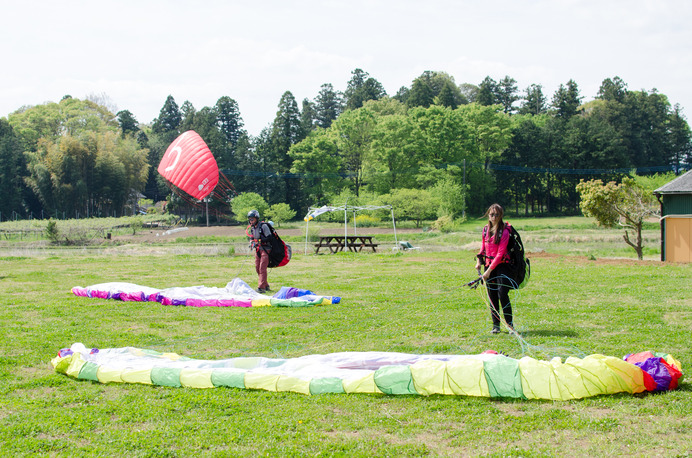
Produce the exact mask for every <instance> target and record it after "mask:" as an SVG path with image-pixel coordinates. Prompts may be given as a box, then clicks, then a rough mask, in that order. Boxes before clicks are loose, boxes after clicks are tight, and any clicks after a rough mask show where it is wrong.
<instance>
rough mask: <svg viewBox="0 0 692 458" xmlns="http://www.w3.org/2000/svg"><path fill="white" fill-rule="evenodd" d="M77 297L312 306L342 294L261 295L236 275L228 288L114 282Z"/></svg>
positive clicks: (290, 291)
mask: <svg viewBox="0 0 692 458" xmlns="http://www.w3.org/2000/svg"><path fill="white" fill-rule="evenodd" d="M72 293H74V294H75V295H76V296H83V297H91V298H99V299H117V300H121V301H142V302H147V301H148V302H160V303H162V304H163V305H186V306H189V307H206V306H211V307H262V306H275V307H311V306H315V305H329V304H338V303H339V302H340V301H341V298H340V297H338V296H321V295H317V294H315V293H313V292H312V291H309V290H306V289H300V288H294V287H287V286H284V287H282V288H281V289H280V290H279V291H278V292H277V293H276V294H274V295H273V296H268V295H265V294H260V293H258V292H257V291H255V290H254V289H252V288H251V287H250V286H249V285H248V284H247V283H245V282H244V281H243V280H241V279H240V278H234V279H233V280H231V281H230V282H228V283H227V284H226V286H225V287H224V288H215V287H207V286H187V287H174V288H166V289H158V288H150V287H148V286H142V285H137V284H134V283H124V282H110V283H100V284H97V285H92V286H87V287H81V286H75V287H74V288H72Z"/></svg>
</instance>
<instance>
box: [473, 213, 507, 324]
mask: <svg viewBox="0 0 692 458" xmlns="http://www.w3.org/2000/svg"><path fill="white" fill-rule="evenodd" d="M503 215H504V210H503V209H502V207H501V206H500V205H499V204H492V205H491V206H490V208H488V210H487V211H486V212H485V216H487V217H488V224H487V225H486V226H485V227H484V228H483V236H482V244H481V251H480V252H479V253H478V255H477V256H476V259H477V260H476V270H477V271H478V272H479V273H480V270H481V265H483V266H484V267H485V272H484V273H483V280H485V282H486V285H487V286H488V299H490V303H491V305H492V309H491V311H490V316H491V317H492V320H493V329H492V331H491V332H492V333H493V334H498V333H499V332H500V306H502V315H503V316H504V319H505V322H506V324H507V325H508V326H509V331H510V332H514V324H513V319H512V304H511V303H510V301H509V290H510V289H512V280H511V272H510V269H509V255H508V254H507V243H508V242H509V229H508V228H507V225H506V224H505V223H504V221H503V220H502V216H503Z"/></svg>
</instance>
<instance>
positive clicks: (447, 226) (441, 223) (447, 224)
mask: <svg viewBox="0 0 692 458" xmlns="http://www.w3.org/2000/svg"><path fill="white" fill-rule="evenodd" d="M433 227H434V228H435V230H438V231H440V232H444V233H447V232H452V230H453V229H454V219H452V217H451V216H449V215H445V216H440V217H439V218H437V220H436V221H435V223H433Z"/></svg>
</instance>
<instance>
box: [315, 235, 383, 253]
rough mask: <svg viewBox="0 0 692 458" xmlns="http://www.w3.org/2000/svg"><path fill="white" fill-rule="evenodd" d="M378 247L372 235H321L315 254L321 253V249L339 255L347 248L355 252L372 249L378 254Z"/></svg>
mask: <svg viewBox="0 0 692 458" xmlns="http://www.w3.org/2000/svg"><path fill="white" fill-rule="evenodd" d="M377 246H378V244H377V243H374V242H373V241H372V236H370V235H349V236H347V237H344V236H343V235H321V236H320V241H319V243H315V254H318V253H319V252H320V248H329V251H330V252H331V253H338V252H339V251H343V249H344V248H346V247H348V249H349V251H353V252H360V251H362V250H363V248H372V251H373V252H376V251H377V250H376V248H377Z"/></svg>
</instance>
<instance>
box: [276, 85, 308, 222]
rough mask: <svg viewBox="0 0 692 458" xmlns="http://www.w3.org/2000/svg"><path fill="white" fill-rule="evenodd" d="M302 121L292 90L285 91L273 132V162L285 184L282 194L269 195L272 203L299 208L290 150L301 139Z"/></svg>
mask: <svg viewBox="0 0 692 458" xmlns="http://www.w3.org/2000/svg"><path fill="white" fill-rule="evenodd" d="M300 121H301V119H300V111H299V110H298V103H297V102H296V99H295V97H294V96H293V94H292V93H291V92H290V91H286V92H284V94H283V95H282V96H281V100H280V101H279V110H278V111H277V112H276V117H275V118H274V123H273V124H272V133H271V148H272V152H271V156H272V157H271V163H272V164H273V165H274V166H275V167H276V171H277V172H279V173H280V174H283V175H284V186H283V193H281V194H282V195H272V196H269V197H268V203H270V204H274V203H287V204H289V205H290V206H291V208H298V201H299V196H298V186H297V181H296V180H294V179H293V178H291V177H290V176H289V175H288V174H289V172H290V170H291V165H292V159H291V157H290V156H289V154H288V151H289V150H290V148H291V146H292V145H294V144H296V143H298V142H299V141H300V140H301V135H302V129H301V122H300Z"/></svg>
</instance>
